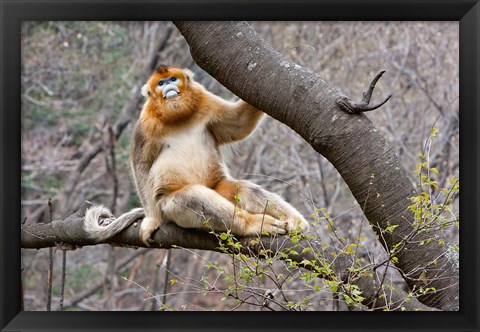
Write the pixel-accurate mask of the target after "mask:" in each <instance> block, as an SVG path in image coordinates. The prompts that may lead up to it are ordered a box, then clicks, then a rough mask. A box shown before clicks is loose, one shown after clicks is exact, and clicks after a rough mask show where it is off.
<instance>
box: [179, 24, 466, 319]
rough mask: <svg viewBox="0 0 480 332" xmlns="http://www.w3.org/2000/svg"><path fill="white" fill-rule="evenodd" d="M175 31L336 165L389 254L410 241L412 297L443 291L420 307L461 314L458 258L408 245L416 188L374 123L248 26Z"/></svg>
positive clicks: (402, 260)
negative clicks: (422, 291)
mask: <svg viewBox="0 0 480 332" xmlns="http://www.w3.org/2000/svg"><path fill="white" fill-rule="evenodd" d="M174 23H175V25H176V26H177V28H178V29H179V30H180V32H181V33H182V34H183V36H184V37H185V39H186V40H187V42H188V44H189V45H190V49H191V53H192V56H193V58H194V60H195V62H196V63H197V64H198V65H199V66H200V67H202V68H203V69H204V70H205V71H207V72H208V73H209V74H210V75H212V76H213V77H215V78H216V79H217V80H218V81H219V82H221V83H222V84H223V85H224V86H225V87H227V88H228V89H230V90H231V91H232V92H233V93H235V94H236V95H237V96H239V97H240V98H242V99H243V100H245V101H247V102H249V103H250V104H252V105H254V106H256V107H258V108H259V109H262V110H263V111H265V112H266V113H267V114H269V115H271V116H272V117H274V118H275V119H277V120H279V121H281V122H283V123H285V124H286V125H288V126H289V127H290V128H292V129H293V130H295V131H296V132H297V133H298V134H300V135H301V136H302V137H303V138H304V139H305V140H306V141H307V142H308V143H309V144H310V145H311V146H312V147H313V148H314V149H315V150H316V151H317V152H319V153H320V154H322V155H323V156H325V157H326V158H327V159H328V160H329V161H330V162H331V163H332V164H333V165H334V167H335V168H336V169H337V170H338V171H339V172H340V174H341V175H342V177H343V179H344V180H345V182H346V183H347V185H348V186H349V188H350V190H351V191H352V193H353V195H354V196H355V198H356V200H357V201H358V203H359V204H360V206H361V208H362V209H363V211H364V213H365V215H366V217H367V219H368V220H369V222H370V224H371V226H372V227H373V229H374V230H375V231H376V232H377V234H379V238H381V239H382V241H381V242H382V245H384V247H385V248H386V249H387V250H391V248H392V247H393V246H394V245H395V244H396V243H399V242H400V241H401V240H402V239H409V240H408V241H407V243H406V246H405V248H404V250H402V251H401V252H400V253H399V254H398V255H397V258H398V262H397V263H396V266H397V267H398V268H399V269H400V270H401V271H403V274H404V277H406V278H405V279H406V281H407V283H408V285H409V286H410V288H411V289H415V290H417V289H419V288H420V287H423V288H426V287H434V288H435V289H436V290H437V291H436V292H433V293H429V294H427V295H425V296H422V297H421V298H420V300H421V301H422V302H423V303H425V304H426V305H428V306H433V307H436V308H440V309H444V310H455V309H458V291H459V286H458V267H457V266H458V257H457V256H455V255H454V254H453V253H452V252H451V251H449V249H448V248H447V247H446V246H445V245H441V244H439V243H438V242H436V241H431V242H430V243H429V244H424V245H423V246H419V245H418V243H419V242H418V241H421V240H422V236H423V237H424V238H425V237H432V236H436V235H438V236H439V237H440V234H432V233H429V234H427V235H425V234H423V235H422V236H420V235H416V236H415V237H414V238H409V237H410V236H411V234H412V232H413V231H414V229H413V227H412V220H413V217H412V215H411V213H410V212H409V211H408V207H409V205H410V204H411V202H410V197H412V196H414V195H416V191H415V188H414V187H413V185H412V184H411V183H410V181H409V179H408V177H407V175H406V173H405V170H404V168H403V167H402V165H401V164H400V163H399V162H398V159H397V157H396V156H395V154H394V153H393V151H392V148H391V147H390V146H389V144H388V143H387V142H386V140H385V138H383V137H382V136H381V135H380V134H379V132H378V131H377V130H376V129H375V127H374V126H373V125H372V123H371V122H370V121H369V120H368V119H367V118H366V117H365V116H363V115H361V114H357V115H351V114H347V113H346V112H344V111H342V108H341V107H340V105H341V103H340V102H341V101H344V100H345V98H346V97H345V96H344V95H343V94H342V92H341V91H339V90H338V89H337V88H335V87H333V86H332V85H331V84H329V83H328V82H327V81H326V80H325V79H323V78H322V77H320V76H319V75H317V74H316V73H314V72H313V71H311V70H309V69H308V68H305V67H302V66H299V65H297V64H295V63H294V62H292V61H290V60H288V59H286V58H285V57H283V56H282V55H281V54H280V53H278V52H276V51H274V50H273V49H272V48H271V47H269V46H268V45H267V44H266V42H265V41H264V40H263V39H262V38H261V37H260V36H258V35H257V33H256V32H255V31H254V30H253V29H252V28H251V27H250V26H249V25H248V24H247V23H245V22H185V21H182V22H174ZM366 81H368V79H366ZM391 225H399V226H398V227H397V228H395V230H394V232H393V234H390V235H389V233H388V232H384V231H385V229H386V228H387V227H388V226H391ZM380 233H381V234H380ZM434 262H435V263H434Z"/></svg>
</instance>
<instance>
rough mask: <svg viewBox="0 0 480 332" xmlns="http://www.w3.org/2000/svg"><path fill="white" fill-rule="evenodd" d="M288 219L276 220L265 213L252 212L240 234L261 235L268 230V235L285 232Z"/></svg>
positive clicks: (287, 226)
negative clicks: (242, 232)
mask: <svg viewBox="0 0 480 332" xmlns="http://www.w3.org/2000/svg"><path fill="white" fill-rule="evenodd" d="M289 223H291V222H289V221H288V220H278V219H275V218H273V217H272V216H269V215H267V214H252V215H250V216H249V217H248V219H247V224H246V227H245V230H244V233H245V234H242V235H261V234H262V233H264V232H268V233H269V234H270V235H277V234H278V235H284V234H287V232H288V229H289V227H291V225H289Z"/></svg>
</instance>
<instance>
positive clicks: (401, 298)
mask: <svg viewBox="0 0 480 332" xmlns="http://www.w3.org/2000/svg"><path fill="white" fill-rule="evenodd" d="M91 205H92V204H91V203H90V202H88V201H85V202H84V203H83V204H82V205H81V206H80V208H79V209H78V211H76V212H75V213H74V214H72V215H70V216H68V217H67V218H65V219H62V220H55V221H53V222H51V223H48V224H28V225H23V226H22V232H21V247H22V248H29V249H40V248H47V247H60V248H62V249H77V248H80V247H82V246H89V245H96V244H99V242H95V241H94V240H92V239H90V238H89V236H88V233H87V232H86V231H85V229H84V222H85V220H84V216H85V211H86V210H87V209H88V208H89V207H90V206H91ZM139 215H140V214H139V213H129V212H127V213H125V214H123V215H121V216H119V217H118V218H126V217H130V218H132V220H131V226H130V227H128V228H126V229H124V230H123V231H122V232H120V233H118V234H117V235H115V236H113V237H112V238H111V239H108V240H105V241H102V242H101V243H110V244H113V245H116V246H118V245H121V246H125V247H134V248H139V247H146V245H145V243H144V242H143V241H142V240H141V239H140V237H139V231H138V229H139V227H138V221H139V220H138V217H139ZM113 222H115V221H113ZM254 239H256V238H255V237H239V238H237V240H238V241H239V242H240V243H241V244H242V249H241V251H242V253H244V254H246V255H249V256H254V257H262V255H264V250H262V249H264V248H268V249H270V250H271V252H272V253H271V255H276V254H277V253H279V252H284V253H289V254H288V257H283V259H291V260H292V261H294V262H296V263H298V265H299V266H301V267H303V268H305V269H312V267H311V265H309V264H306V263H304V262H306V261H307V260H309V261H312V260H315V259H318V257H316V256H315V254H313V253H311V252H310V251H307V252H304V253H296V254H295V252H298V251H300V252H301V251H302V249H303V248H312V247H313V249H314V250H313V252H317V253H318V252H322V251H323V250H322V249H321V247H322V246H321V243H319V242H318V241H312V240H307V239H304V240H301V241H300V242H299V243H292V241H289V238H288V237H287V236H278V237H261V238H260V242H258V243H256V242H257V241H255V243H256V244H254V245H252V240H254ZM219 241H220V240H219V239H218V238H217V236H215V235H214V234H211V233H208V232H206V231H203V230H197V229H185V228H181V227H179V226H177V225H176V224H174V223H166V224H164V225H162V227H161V228H160V229H159V230H157V231H156V232H155V233H154V234H153V237H152V241H151V242H150V248H159V249H160V248H161V249H170V248H189V249H200V250H209V251H216V252H222V253H223V252H224V251H223V250H221V249H220V243H219ZM299 248H300V249H299ZM232 252H233V249H232ZM278 257H282V256H280V255H279V256H278ZM325 259H326V260H327V262H328V264H329V268H330V269H332V270H333V272H334V274H335V276H341V278H342V280H343V281H344V282H345V283H346V281H347V280H350V281H351V280H354V283H355V284H356V285H358V286H359V287H360V289H361V290H362V296H364V297H365V300H364V301H363V304H365V305H367V306H369V307H371V308H372V309H381V308H385V307H387V306H388V307H392V303H393V306H394V307H395V308H397V307H398V309H400V308H401V307H404V308H405V309H406V310H423V311H431V310H435V309H433V308H430V307H428V306H425V305H424V304H422V303H421V302H419V301H418V300H416V299H415V298H411V299H410V300H409V301H407V302H405V299H407V294H406V293H405V292H404V291H402V290H399V289H395V290H392V293H391V294H390V297H389V298H388V303H387V302H386V301H387V299H386V298H385V297H384V298H378V297H376V295H377V288H376V286H377V285H376V284H375V279H374V278H371V277H367V276H366V275H365V276H362V275H357V276H353V275H352V274H351V273H350V272H349V268H350V267H351V266H352V260H351V259H352V258H351V255H346V254H343V253H339V254H338V255H330V253H328V254H326V255H325ZM364 272H365V274H368V273H369V271H364ZM370 272H372V271H370ZM373 273H375V272H373ZM319 277H320V278H325V279H329V280H332V278H333V277H332V275H331V274H320V275H319ZM375 298H377V300H376V301H375Z"/></svg>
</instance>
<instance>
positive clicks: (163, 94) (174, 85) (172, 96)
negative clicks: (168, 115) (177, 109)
mask: <svg viewBox="0 0 480 332" xmlns="http://www.w3.org/2000/svg"><path fill="white" fill-rule="evenodd" d="M192 76H193V74H192V72H191V71H189V70H188V69H179V68H168V67H167V66H159V67H158V68H157V70H156V71H155V72H154V73H153V74H152V76H150V78H149V79H148V81H147V84H145V85H144V86H143V87H142V95H144V96H145V97H148V98H151V99H153V100H155V101H157V102H159V103H161V104H164V103H170V102H172V101H178V99H181V98H183V97H184V95H185V94H188V87H189V86H188V85H189V83H190V80H191V79H192ZM185 97H186V96H185Z"/></svg>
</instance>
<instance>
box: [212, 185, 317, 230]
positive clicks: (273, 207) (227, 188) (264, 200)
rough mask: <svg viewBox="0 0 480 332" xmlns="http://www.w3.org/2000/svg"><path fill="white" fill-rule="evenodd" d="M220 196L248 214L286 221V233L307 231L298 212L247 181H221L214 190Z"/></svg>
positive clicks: (307, 228)
mask: <svg viewBox="0 0 480 332" xmlns="http://www.w3.org/2000/svg"><path fill="white" fill-rule="evenodd" d="M214 189H215V191H217V192H218V193H219V194H220V195H222V196H223V197H225V198H226V199H228V200H229V201H230V202H232V203H234V204H236V206H237V207H239V208H241V209H243V210H245V211H248V212H249V213H255V214H258V213H265V214H267V215H270V216H272V217H273V218H275V219H279V220H284V221H287V225H288V226H287V231H288V232H291V231H292V230H294V229H297V227H300V231H302V232H306V231H308V230H309V228H310V226H309V223H308V222H307V221H306V220H305V218H304V217H303V216H302V214H301V213H300V212H298V211H297V209H295V208H294V207H293V206H291V205H290V204H289V203H287V202H286V201H285V200H284V199H283V198H281V197H280V196H279V195H277V194H274V193H272V192H270V191H268V190H265V189H263V188H262V187H260V186H259V185H257V184H255V183H252V182H249V181H236V180H222V181H220V182H219V183H218V184H217V186H216V187H215V188H214Z"/></svg>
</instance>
